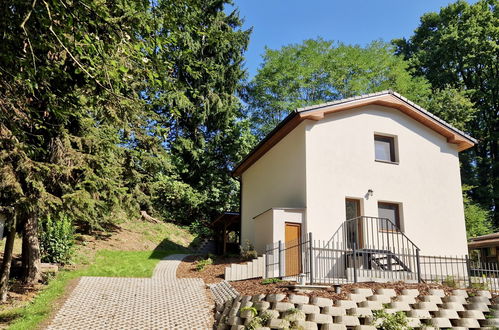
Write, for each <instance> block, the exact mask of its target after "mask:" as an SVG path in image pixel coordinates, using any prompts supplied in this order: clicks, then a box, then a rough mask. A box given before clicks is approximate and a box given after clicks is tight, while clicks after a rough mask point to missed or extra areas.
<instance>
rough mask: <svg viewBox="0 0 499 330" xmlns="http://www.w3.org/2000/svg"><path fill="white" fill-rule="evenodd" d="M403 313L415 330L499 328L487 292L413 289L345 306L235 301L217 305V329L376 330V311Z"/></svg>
mask: <svg viewBox="0 0 499 330" xmlns="http://www.w3.org/2000/svg"><path fill="white" fill-rule="evenodd" d="M378 310H384V311H385V312H386V313H396V312H402V313H404V314H405V315H406V316H407V321H408V326H410V327H412V328H416V329H441V328H453V329H469V328H482V329H483V328H489V329H496V327H499V299H498V298H492V295H491V293H490V292H489V291H478V292H477V293H476V295H474V296H469V295H468V293H467V291H465V290H454V291H453V292H452V295H445V293H444V291H443V290H438V289H432V290H430V292H429V295H425V296H422V295H420V294H419V291H418V290H417V289H407V290H403V292H402V294H401V295H397V294H396V292H395V290H393V289H378V290H377V291H376V292H375V293H374V292H372V291H371V289H368V288H358V289H355V290H354V293H351V294H349V295H348V300H336V301H333V300H331V299H327V298H321V297H312V298H310V297H308V296H305V295H298V294H290V295H285V294H269V295H263V294H259V295H254V296H241V295H240V296H237V297H236V298H234V299H233V300H229V301H227V302H225V303H224V304H217V305H216V312H215V319H216V326H217V329H220V330H222V329H231V330H242V329H262V330H264V329H304V330H308V329H310V330H316V329H321V330H329V329H376V326H375V324H379V322H380V321H382V320H379V319H378V320H376V319H375V317H374V314H375V311H378Z"/></svg>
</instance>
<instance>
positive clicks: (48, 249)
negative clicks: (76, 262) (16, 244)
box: [40, 215, 75, 264]
mask: <svg viewBox="0 0 499 330" xmlns="http://www.w3.org/2000/svg"><path fill="white" fill-rule="evenodd" d="M40 229H41V233H40V250H41V251H40V252H41V255H42V258H41V259H42V262H54V263H60V264H67V263H69V262H70V260H71V255H72V253H73V248H74V242H75V240H74V229H73V224H72V222H71V220H70V219H69V218H68V217H67V215H61V216H59V217H58V218H57V219H56V220H53V219H52V218H51V217H50V216H48V217H46V218H45V219H42V221H41V226H40Z"/></svg>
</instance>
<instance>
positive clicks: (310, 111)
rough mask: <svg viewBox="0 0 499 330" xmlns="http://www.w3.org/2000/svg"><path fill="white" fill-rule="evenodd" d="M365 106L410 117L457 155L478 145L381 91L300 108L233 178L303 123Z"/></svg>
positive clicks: (257, 148) (459, 132) (395, 97)
mask: <svg viewBox="0 0 499 330" xmlns="http://www.w3.org/2000/svg"><path fill="white" fill-rule="evenodd" d="M366 105H381V106H386V107H390V108H395V109H398V110H400V111H402V112H403V113H405V114H406V115H408V116H409V117H411V118H413V119H414V120H417V121H418V122H420V123H422V124H423V125H425V126H427V127H429V128H431V129H433V130H434V131H436V132H437V133H439V134H441V135H443V136H445V137H446V138H447V141H448V142H449V143H453V144H456V145H457V147H458V151H463V150H466V149H468V148H471V147H472V146H473V145H475V144H476V143H477V141H476V140H475V139H474V138H472V137H471V136H469V135H468V134H466V133H464V132H463V131H461V130H459V129H457V128H455V127H453V126H452V125H451V124H449V123H447V122H446V121H444V120H443V119H441V118H439V117H437V116H435V115H434V114H432V113H430V112H429V111H427V110H425V109H423V108H422V107H420V106H419V105H417V104H415V103H413V102H411V101H409V100H408V99H407V98H405V97H403V96H402V95H400V94H398V93H396V92H394V91H391V90H387V91H382V92H378V93H372V94H365V95H361V96H356V97H351V98H347V99H343V100H338V101H333V102H327V103H322V104H317V105H312V106H308V107H304V108H299V109H296V110H294V111H292V112H291V113H290V114H289V115H288V116H287V117H286V118H285V119H284V120H283V121H281V122H280V123H279V124H278V125H277V126H276V127H275V128H274V129H273V130H272V131H271V132H270V133H269V134H268V135H267V136H266V137H265V138H264V139H263V140H262V141H261V142H260V143H259V144H258V145H257V146H256V147H255V148H254V149H253V150H252V151H251V152H250V153H249V154H248V155H247V156H246V157H245V158H244V159H243V160H242V161H241V162H240V163H239V164H238V165H237V166H236V168H235V169H234V171H233V172H232V175H233V176H240V175H241V174H242V173H243V172H244V171H246V170H247V169H248V168H249V167H250V166H251V165H252V164H253V163H254V162H256V161H257V160H258V159H260V158H261V157H262V156H263V155H264V154H265V153H266V152H267V151H268V150H270V149H271V148H272V147H273V146H274V145H276V144H277V143H278V142H279V141H280V140H282V139H283V138H284V137H285V136H286V135H287V134H288V133H289V132H291V131H292V130H293V129H294V128H295V127H297V126H298V125H299V124H300V123H301V122H302V121H304V120H307V119H308V120H314V121H319V120H321V119H323V118H324V116H325V115H327V114H330V113H334V112H339V111H345V110H349V109H355V108H359V107H362V106H366Z"/></svg>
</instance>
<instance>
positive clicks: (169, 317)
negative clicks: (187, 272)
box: [48, 254, 213, 330]
mask: <svg viewBox="0 0 499 330" xmlns="http://www.w3.org/2000/svg"><path fill="white" fill-rule="evenodd" d="M185 256H186V255H181V254H177V255H171V256H168V257H166V258H165V259H163V260H161V261H160V262H159V263H158V265H157V266H156V268H155V269H154V273H153V276H152V277H151V278H117V277H87V276H84V277H82V278H81V279H80V282H79V283H78V285H77V286H76V288H75V289H74V290H73V292H72V293H71V295H70V297H69V298H68V300H67V301H66V302H65V303H64V305H63V306H62V308H61V309H60V310H59V312H58V313H57V314H56V316H55V318H54V319H53V321H52V323H51V324H50V325H49V326H48V329H51V330H52V329H53V330H59V329H64V330H68V329H72V330H80V329H81V330H83V329H85V330H87V329H93V330H94V329H95V330H97V329H106V330H114V329H147V330H149V329H211V328H212V324H210V320H211V319H212V318H211V313H212V312H211V310H212V307H213V306H211V303H210V302H209V300H208V299H207V297H206V290H205V285H204V282H203V280H202V279H198V278H186V279H178V278H176V275H175V274H176V270H177V267H178V265H179V264H180V261H181V260H182V259H183V258H184V257H185ZM124 262H126V261H124Z"/></svg>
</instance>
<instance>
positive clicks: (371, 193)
mask: <svg viewBox="0 0 499 330" xmlns="http://www.w3.org/2000/svg"><path fill="white" fill-rule="evenodd" d="M367 194H368V195H369V196H371V197H373V195H374V191H373V190H372V189H369V190H368V191H367Z"/></svg>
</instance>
